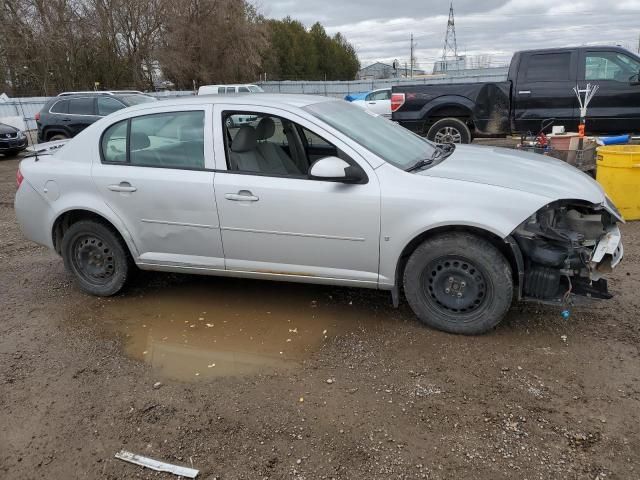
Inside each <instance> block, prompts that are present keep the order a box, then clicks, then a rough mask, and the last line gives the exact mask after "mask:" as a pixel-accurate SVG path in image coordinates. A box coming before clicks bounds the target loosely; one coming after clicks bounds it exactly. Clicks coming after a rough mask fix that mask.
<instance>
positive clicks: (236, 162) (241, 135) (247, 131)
mask: <svg viewBox="0 0 640 480" xmlns="http://www.w3.org/2000/svg"><path fill="white" fill-rule="evenodd" d="M257 147H258V137H257V135H256V129H255V128H253V127H252V126H250V125H243V126H242V127H240V129H239V130H238V133H236V136H235V138H234V139H233V142H231V153H230V155H229V163H230V165H229V166H230V168H231V170H242V171H245V172H263V170H262V168H260V167H261V164H262V163H264V160H263V159H262V158H261V155H260V153H258V148H257Z"/></svg>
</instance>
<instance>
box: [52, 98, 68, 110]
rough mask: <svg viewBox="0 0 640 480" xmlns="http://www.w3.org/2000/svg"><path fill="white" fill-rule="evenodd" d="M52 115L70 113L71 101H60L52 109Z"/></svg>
mask: <svg viewBox="0 0 640 480" xmlns="http://www.w3.org/2000/svg"><path fill="white" fill-rule="evenodd" d="M51 113H69V101H68V100H60V101H59V102H56V103H54V104H53V106H52V107H51Z"/></svg>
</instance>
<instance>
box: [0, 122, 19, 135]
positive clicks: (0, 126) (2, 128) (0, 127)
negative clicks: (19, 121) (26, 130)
mask: <svg viewBox="0 0 640 480" xmlns="http://www.w3.org/2000/svg"><path fill="white" fill-rule="evenodd" d="M17 131H18V129H17V128H15V127H12V126H11V125H5V124H4V123H0V135H2V134H3V133H16V132H17Z"/></svg>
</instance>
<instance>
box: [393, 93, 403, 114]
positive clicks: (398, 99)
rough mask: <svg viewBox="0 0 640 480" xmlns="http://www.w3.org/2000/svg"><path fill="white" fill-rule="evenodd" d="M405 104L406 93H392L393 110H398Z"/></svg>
mask: <svg viewBox="0 0 640 480" xmlns="http://www.w3.org/2000/svg"><path fill="white" fill-rule="evenodd" d="M402 105H404V93H392V94H391V111H392V112H396V111H398V109H399V108H400V107H401V106H402Z"/></svg>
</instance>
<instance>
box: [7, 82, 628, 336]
mask: <svg viewBox="0 0 640 480" xmlns="http://www.w3.org/2000/svg"><path fill="white" fill-rule="evenodd" d="M238 117H242V118H247V117H250V118H252V119H253V120H251V121H250V122H239V121H237V118H238ZM44 147H46V145H45V146H44ZM43 150H46V148H42V149H41V150H40V151H41V153H39V156H38V157H33V158H28V159H25V160H23V161H22V163H21V164H20V169H19V172H18V184H19V186H18V191H17V194H16V200H15V208H16V214H17V218H18V221H19V222H20V224H21V226H22V230H23V232H24V234H25V235H26V236H27V237H28V238H29V239H31V240H33V241H35V242H37V243H40V244H42V245H45V246H47V247H49V248H51V249H53V250H55V251H56V252H58V253H59V254H60V255H61V256H62V258H63V259H64V263H65V266H66V268H67V269H68V270H69V271H70V272H71V273H73V275H74V276H75V278H76V280H77V283H78V285H79V287H80V288H81V289H82V290H84V291H86V292H89V293H91V294H94V295H114V294H116V293H118V292H119V291H120V290H121V289H122V288H123V286H124V285H125V284H126V282H127V280H128V279H129V277H130V274H131V272H132V270H133V268H134V267H135V266H137V267H138V268H141V269H145V270H162V271H171V272H189V273H198V274H207V275H224V276H234V277H248V278H262V279H269V280H285V281H296V282H309V283H323V284H334V285H347V286H352V287H366V288H375V289H380V290H387V291H390V292H391V294H392V299H393V301H394V303H395V304H396V305H397V304H398V302H399V301H400V298H401V294H402V293H403V294H404V298H406V300H407V301H408V303H409V305H410V306H411V308H412V309H413V310H414V312H415V313H416V315H417V316H418V318H419V319H420V320H422V321H423V322H425V323H426V324H428V325H431V326H433V327H435V328H439V329H442V330H446V331H449V332H456V333H465V334H475V333H481V332H485V331H487V330H488V329H490V328H492V327H494V326H495V325H496V324H497V323H498V322H499V321H500V320H501V319H502V318H503V316H504V315H505V313H506V312H507V310H508V309H509V306H510V305H511V303H512V300H514V299H516V300H535V301H542V302H547V303H553V304H556V305H562V304H563V303H564V302H567V301H571V300H572V299H573V298H577V297H578V296H582V297H591V298H608V297H610V294H609V293H608V292H607V284H606V280H604V279H603V278H602V276H603V274H604V273H605V272H607V271H610V269H611V268H613V267H615V266H616V265H617V264H618V263H619V262H620V260H621V258H622V254H623V250H622V243H621V240H620V231H619V229H618V222H621V221H622V218H621V217H620V214H619V213H618V211H617V210H616V208H615V207H614V206H613V204H612V203H611V202H610V201H609V200H608V198H607V197H606V196H605V194H604V193H603V190H602V189H601V188H600V186H599V185H598V184H597V183H596V182H595V181H594V180H592V179H591V178H589V177H588V176H587V175H585V174H583V173H581V172H580V171H578V170H576V169H575V168H573V167H571V166H569V165H567V164H565V163H562V162H560V161H558V160H555V159H552V158H549V157H545V156H541V155H536V154H529V153H521V152H516V151H513V150H505V149H499V148H487V147H474V146H463V145H458V146H455V147H454V146H452V145H450V146H443V145H436V144H433V143H431V142H429V141H427V140H425V139H424V138H421V137H419V136H417V135H414V134H413V133H411V132H409V131H408V130H405V129H404V128H402V127H400V126H398V125H396V124H395V123H393V122H391V121H389V120H387V119H384V118H382V117H381V116H379V115H376V114H375V113H373V112H370V111H367V110H363V109H361V108H358V107H356V106H353V105H350V104H348V103H347V102H344V101H341V100H333V99H328V98H325V97H313V96H288V95H271V94H264V95H255V96H244V97H237V98H236V97H196V98H188V99H179V100H168V101H165V102H158V103H147V104H143V105H138V106H135V107H131V108H127V109H124V110H119V111H117V112H115V113H112V114H111V115H109V116H108V117H106V118H104V119H102V120H99V121H98V122H96V123H94V124H93V125H91V126H90V127H88V128H87V129H86V130H84V131H83V132H82V133H81V134H80V135H78V136H77V137H76V138H74V139H73V140H70V141H69V142H68V143H67V144H65V145H64V146H63V147H62V148H58V149H57V150H55V151H51V152H46V151H45V152H43ZM42 152H43V153H42Z"/></svg>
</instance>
